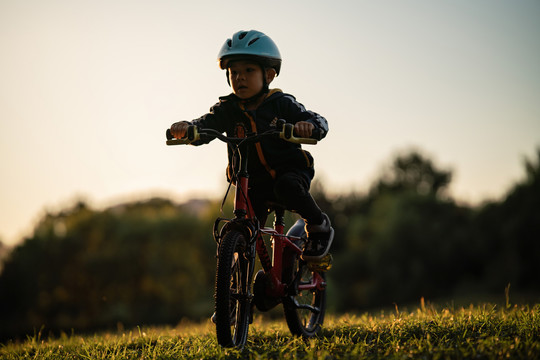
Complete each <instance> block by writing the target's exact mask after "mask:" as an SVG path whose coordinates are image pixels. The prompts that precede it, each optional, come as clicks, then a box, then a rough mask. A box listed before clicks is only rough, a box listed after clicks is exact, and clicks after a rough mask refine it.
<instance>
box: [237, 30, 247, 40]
mask: <svg viewBox="0 0 540 360" xmlns="http://www.w3.org/2000/svg"><path fill="white" fill-rule="evenodd" d="M246 35H247V31H244V32H243V33H241V34H240V35H238V38H239V39H240V40H242V39H243V38H245V37H246Z"/></svg>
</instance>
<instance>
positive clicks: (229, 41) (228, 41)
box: [227, 39, 232, 47]
mask: <svg viewBox="0 0 540 360" xmlns="http://www.w3.org/2000/svg"><path fill="white" fill-rule="evenodd" d="M227 46H228V47H231V46H232V40H231V39H229V40H227Z"/></svg>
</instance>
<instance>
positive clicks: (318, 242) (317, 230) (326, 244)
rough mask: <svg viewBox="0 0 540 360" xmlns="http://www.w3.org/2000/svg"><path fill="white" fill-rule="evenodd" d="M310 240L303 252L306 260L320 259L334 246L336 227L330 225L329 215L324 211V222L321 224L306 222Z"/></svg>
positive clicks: (303, 257)
mask: <svg viewBox="0 0 540 360" xmlns="http://www.w3.org/2000/svg"><path fill="white" fill-rule="evenodd" d="M306 232H307V235H308V241H307V243H306V246H305V248H304V253H303V254H302V259H304V260H305V261H320V260H321V259H322V258H323V257H324V256H326V254H328V251H329V250H330V246H332V241H333V240H334V229H333V228H332V226H331V225H330V219H329V218H328V215H326V214H325V213H323V222H322V224H320V225H309V224H306Z"/></svg>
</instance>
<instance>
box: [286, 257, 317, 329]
mask: <svg viewBox="0 0 540 360" xmlns="http://www.w3.org/2000/svg"><path fill="white" fill-rule="evenodd" d="M290 269H291V270H292V271H290V270H289V271H288V273H289V276H290V279H291V281H292V283H291V285H290V287H291V292H293V293H292V294H289V296H287V297H286V298H284V299H283V310H284V313H285V319H286V320H287V325H288V327H289V330H290V331H291V333H292V334H293V335H296V336H302V337H304V338H310V337H313V336H315V335H316V334H317V333H318V332H319V330H320V329H321V326H322V324H323V322H324V314H325V311H326V287H324V288H322V289H319V288H314V289H309V290H300V289H299V286H300V285H307V284H310V283H312V282H313V277H314V276H318V275H320V276H321V277H322V278H323V279H325V273H324V272H320V273H316V272H314V271H311V270H310V269H309V267H308V265H307V263H306V262H305V261H303V260H302V259H300V258H299V257H296V259H295V261H294V265H293V267H292V268H290ZM315 274H318V275H315Z"/></svg>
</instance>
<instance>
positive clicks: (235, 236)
mask: <svg viewBox="0 0 540 360" xmlns="http://www.w3.org/2000/svg"><path fill="white" fill-rule="evenodd" d="M246 246H247V245H246V238H245V236H244V234H243V233H241V232H239V231H234V230H232V231H229V232H228V233H226V234H225V235H224V236H223V238H222V240H221V243H220V245H219V251H218V259H217V270H216V286H215V320H216V321H215V322H216V335H217V340H218V343H219V344H220V345H221V346H223V347H243V346H244V345H245V343H246V341H247V335H248V330H249V315H250V311H251V299H250V296H249V293H250V280H249V279H248V277H249V275H248V271H249V261H248V259H246V257H245V256H244V253H245V250H246Z"/></svg>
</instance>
